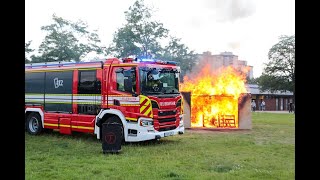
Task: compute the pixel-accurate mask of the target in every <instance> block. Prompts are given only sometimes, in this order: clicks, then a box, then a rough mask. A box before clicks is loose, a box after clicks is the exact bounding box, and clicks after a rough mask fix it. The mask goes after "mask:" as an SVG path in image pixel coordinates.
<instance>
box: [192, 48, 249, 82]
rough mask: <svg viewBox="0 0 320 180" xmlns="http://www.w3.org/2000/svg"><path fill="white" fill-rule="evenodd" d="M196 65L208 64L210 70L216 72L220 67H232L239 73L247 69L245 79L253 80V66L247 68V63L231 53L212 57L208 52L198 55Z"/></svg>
mask: <svg viewBox="0 0 320 180" xmlns="http://www.w3.org/2000/svg"><path fill="white" fill-rule="evenodd" d="M197 64H208V65H210V66H211V67H210V68H211V70H217V69H219V68H221V67H227V66H232V67H234V68H235V69H239V70H240V71H242V70H244V69H247V70H248V72H247V77H248V78H249V79H252V78H253V66H248V65H247V61H244V60H239V59H238V56H237V55H234V54H233V53H232V52H222V53H220V54H216V55H212V54H211V52H210V51H207V52H203V53H202V54H198V60H197Z"/></svg>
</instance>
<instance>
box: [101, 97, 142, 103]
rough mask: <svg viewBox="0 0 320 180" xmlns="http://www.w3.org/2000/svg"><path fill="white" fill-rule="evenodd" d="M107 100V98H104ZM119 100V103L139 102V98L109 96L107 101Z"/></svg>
mask: <svg viewBox="0 0 320 180" xmlns="http://www.w3.org/2000/svg"><path fill="white" fill-rule="evenodd" d="M106 98H107V97H106ZM114 99H116V100H119V101H137V102H139V101H140V99H139V97H119V96H109V97H108V100H114Z"/></svg>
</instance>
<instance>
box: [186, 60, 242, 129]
mask: <svg viewBox="0 0 320 180" xmlns="http://www.w3.org/2000/svg"><path fill="white" fill-rule="evenodd" d="M245 81H246V72H245V71H240V70H237V69H235V68H233V67H231V66H228V67H223V68H220V69H218V70H217V71H210V66H209V65H206V66H204V68H203V69H201V70H200V71H199V73H197V75H195V74H193V75H190V76H185V77H184V81H183V83H182V84H181V87H180V89H181V91H184V92H191V127H211V128H238V100H239V97H240V95H241V94H242V93H247V90H246V88H245Z"/></svg>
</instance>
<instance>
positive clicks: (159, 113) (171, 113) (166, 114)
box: [158, 110, 176, 116]
mask: <svg viewBox="0 0 320 180" xmlns="http://www.w3.org/2000/svg"><path fill="white" fill-rule="evenodd" d="M175 114H176V110H173V111H159V112H158V116H169V115H175Z"/></svg>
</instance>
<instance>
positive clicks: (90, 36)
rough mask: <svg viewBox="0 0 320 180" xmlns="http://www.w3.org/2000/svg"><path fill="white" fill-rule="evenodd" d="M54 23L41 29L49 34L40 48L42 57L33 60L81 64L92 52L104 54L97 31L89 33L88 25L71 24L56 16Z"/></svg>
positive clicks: (78, 22)
mask: <svg viewBox="0 0 320 180" xmlns="http://www.w3.org/2000/svg"><path fill="white" fill-rule="evenodd" d="M53 21H54V23H53V24H50V25H47V26H42V27H41V30H44V31H47V32H48V34H47V35H46V37H45V39H44V41H43V42H42V43H41V45H40V48H39V53H40V54H41V56H40V57H36V56H33V60H35V61H37V62H38V61H41V62H50V61H71V60H73V61H76V62H79V61H80V60H81V57H84V56H86V55H87V54H88V53H90V52H96V53H97V54H101V53H103V48H102V47H101V46H99V43H100V39H99V36H98V34H97V31H96V30H94V31H93V32H89V31H88V30H87V29H88V25H87V23H85V22H83V21H81V20H78V21H77V22H71V21H69V20H65V19H63V18H61V17H58V16H56V15H55V14H54V15H53Z"/></svg>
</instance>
